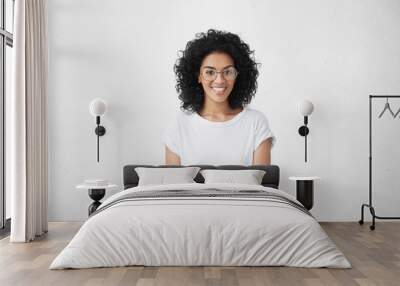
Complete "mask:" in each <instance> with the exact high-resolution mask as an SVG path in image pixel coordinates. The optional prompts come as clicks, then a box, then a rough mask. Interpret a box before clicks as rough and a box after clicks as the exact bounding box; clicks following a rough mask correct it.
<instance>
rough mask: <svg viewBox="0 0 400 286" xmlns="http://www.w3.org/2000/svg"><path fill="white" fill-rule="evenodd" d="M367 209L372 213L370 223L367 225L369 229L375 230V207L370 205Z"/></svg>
mask: <svg viewBox="0 0 400 286" xmlns="http://www.w3.org/2000/svg"><path fill="white" fill-rule="evenodd" d="M369 211H370V212H371V215H372V225H370V226H369V228H370V229H371V230H375V217H376V216H375V209H374V207H372V206H369Z"/></svg>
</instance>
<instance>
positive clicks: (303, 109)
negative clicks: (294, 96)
mask: <svg viewBox="0 0 400 286" xmlns="http://www.w3.org/2000/svg"><path fill="white" fill-rule="evenodd" d="M298 110H299V113H300V114H301V115H303V116H308V115H310V114H311V113H312V112H313V110H314V105H313V104H312V102H311V101H309V100H306V99H303V100H301V101H300V102H299V105H298Z"/></svg>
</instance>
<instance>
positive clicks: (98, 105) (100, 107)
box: [89, 98, 107, 162]
mask: <svg viewBox="0 0 400 286" xmlns="http://www.w3.org/2000/svg"><path fill="white" fill-rule="evenodd" d="M106 109H107V104H106V102H105V101H104V100H102V99H100V98H96V99H94V100H92V101H91V102H90V104H89V111H90V113H91V114H92V115H93V116H95V117H96V124H97V127H96V129H95V130H94V133H96V135H97V162H99V137H100V136H103V135H104V134H106V129H105V128H104V127H103V126H101V125H100V116H102V115H103V114H104V113H106Z"/></svg>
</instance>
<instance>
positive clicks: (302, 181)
mask: <svg viewBox="0 0 400 286" xmlns="http://www.w3.org/2000/svg"><path fill="white" fill-rule="evenodd" d="M319 179H321V178H320V177H315V176H313V177H294V176H292V177H289V180H291V181H296V199H297V200H298V201H299V202H300V203H302V204H303V206H304V207H305V208H306V209H307V210H311V209H312V207H313V206H314V181H315V180H319Z"/></svg>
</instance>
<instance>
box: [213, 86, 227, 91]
mask: <svg viewBox="0 0 400 286" xmlns="http://www.w3.org/2000/svg"><path fill="white" fill-rule="evenodd" d="M212 89H213V90H215V91H219V92H221V91H224V90H225V87H213V88H212Z"/></svg>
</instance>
